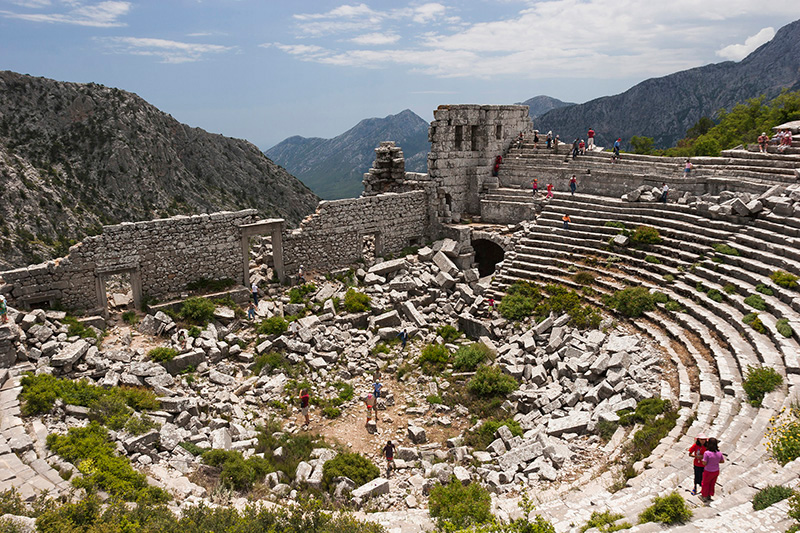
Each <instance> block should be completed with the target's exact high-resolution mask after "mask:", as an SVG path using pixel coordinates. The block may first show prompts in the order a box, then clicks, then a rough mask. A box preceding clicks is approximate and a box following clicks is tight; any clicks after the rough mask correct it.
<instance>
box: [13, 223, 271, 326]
mask: <svg viewBox="0 0 800 533" xmlns="http://www.w3.org/2000/svg"><path fill="white" fill-rule="evenodd" d="M255 219H256V211H255V210H254V209H248V210H244V211H238V212H235V213H231V212H222V213H214V214H211V215H196V216H191V217H188V216H179V217H173V218H168V219H159V220H150V221H146V222H136V223H123V224H119V225H115V226H105V227H103V233H101V234H100V235H97V236H94V237H89V238H87V239H86V240H84V241H83V242H81V243H80V244H77V245H75V246H73V247H72V248H70V252H69V255H68V256H67V257H65V258H61V259H57V260H55V261H48V262H47V263H43V264H40V265H32V266H29V267H27V268H20V269H16V270H10V271H6V272H2V273H0V277H2V279H3V281H4V282H5V286H4V287H3V291H4V292H5V293H6V295H7V298H9V302H10V303H11V305H15V306H24V305H25V304H26V303H35V302H38V301H60V302H61V303H62V304H63V305H64V306H65V307H66V308H68V309H84V310H95V309H98V308H103V307H104V305H105V304H104V302H100V301H99V295H100V294H101V293H100V292H99V287H98V282H99V280H100V279H101V278H102V277H103V276H105V275H109V274H111V273H113V272H120V271H127V272H130V273H131V274H132V275H133V276H136V277H138V278H139V279H140V282H141V292H142V293H143V294H147V295H149V296H151V297H154V298H162V297H164V296H167V295H173V294H177V293H180V292H181V291H184V290H185V288H186V285H187V284H188V283H190V282H192V281H196V280H198V279H201V278H209V279H212V278H231V279H234V280H240V279H241V277H242V271H243V261H244V257H243V256H242V250H241V231H240V229H239V226H240V225H242V224H247V223H251V222H253V221H254V220H255Z"/></svg>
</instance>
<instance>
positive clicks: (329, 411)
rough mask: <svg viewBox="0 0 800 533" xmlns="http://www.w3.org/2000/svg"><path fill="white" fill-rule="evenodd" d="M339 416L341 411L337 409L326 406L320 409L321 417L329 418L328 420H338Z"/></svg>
mask: <svg viewBox="0 0 800 533" xmlns="http://www.w3.org/2000/svg"><path fill="white" fill-rule="evenodd" d="M341 414H342V410H341V409H339V408H338V407H332V406H327V407H323V408H322V415H323V416H324V417H325V418H330V419H334V418H339V416H340V415H341Z"/></svg>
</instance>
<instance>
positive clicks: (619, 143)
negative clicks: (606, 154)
mask: <svg viewBox="0 0 800 533" xmlns="http://www.w3.org/2000/svg"><path fill="white" fill-rule="evenodd" d="M620 146H622V138H621V137H618V138H617V140H616V141H614V148H613V152H614V159H615V160H619V148H620Z"/></svg>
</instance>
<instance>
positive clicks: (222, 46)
mask: <svg viewBox="0 0 800 533" xmlns="http://www.w3.org/2000/svg"><path fill="white" fill-rule="evenodd" d="M798 18H800V2H797V1H796V0H793V1H790V2H753V1H752V0H724V1H723V0H704V1H703V2H700V1H698V0H670V1H666V0H665V1H661V0H657V1H647V2H645V1H641V0H525V1H522V0H473V1H469V2H467V1H460V2H453V1H448V0H441V1H436V2H426V1H418V2H405V1H403V0H398V1H393V2H388V1H364V2H357V1H356V2H341V1H316V0H315V1H304V2H288V1H279V0H261V1H256V0H147V1H121V0H113V1H108V0H106V1H92V0H0V69H4V70H13V71H16V72H22V73H27V74H32V75H36V76H46V77H49V78H55V79H58V80H63V81H77V82H90V81H91V82H95V83H101V84H103V85H107V86H112V87H119V88H120V89H124V90H127V91H132V92H135V93H137V94H139V95H140V96H141V97H143V98H145V99H146V100H147V101H149V102H150V103H152V104H154V105H155V106H157V107H159V108H160V109H162V110H163V111H165V112H167V113H170V114H171V115H172V116H174V117H175V118H177V119H178V120H180V121H182V122H185V123H187V124H189V125H191V126H197V127H201V128H204V129H206V130H209V131H212V132H216V133H222V134H224V135H228V136H232V137H240V138H245V139H248V140H249V141H251V142H253V143H255V144H256V145H257V146H259V147H260V148H262V149H266V148H269V147H271V146H272V145H274V144H276V143H277V142H279V141H281V140H282V139H284V138H286V137H289V136H291V135H302V136H305V137H313V136H316V137H332V136H335V135H338V134H339V133H342V132H344V131H345V130H347V129H348V128H350V127H352V126H353V125H354V124H356V123H357V122H358V121H359V120H361V119H363V118H367V117H383V116H386V115H389V114H394V113H398V112H400V111H402V110H403V109H406V108H410V109H412V110H413V111H414V112H416V113H417V114H419V115H420V116H421V117H423V118H424V119H425V120H431V119H432V112H433V110H434V109H435V108H436V106H438V105H439V104H445V103H451V104H452V103H486V104H505V103H514V102H518V101H522V100H526V99H528V98H530V97H532V96H536V95H538V94H547V95H550V96H554V97H556V98H559V99H562V100H566V101H574V102H584V101H587V100H591V99H593V98H596V97H599V96H604V95H608V94H616V93H619V92H622V91H624V90H625V89H627V88H629V87H630V86H631V85H633V84H635V83H637V82H639V81H642V80H644V79H646V78H650V77H653V76H661V75H665V74H669V73H672V72H675V71H678V70H683V69H686V68H691V67H695V66H700V65H704V64H708V63H714V62H719V61H723V60H728V59H730V60H739V59H741V58H743V57H744V56H745V55H746V54H747V53H749V52H750V51H752V50H753V49H755V48H756V47H757V46H759V45H760V44H762V43H764V42H766V41H767V40H769V39H770V38H771V37H772V36H773V35H774V32H775V31H776V30H778V29H779V28H780V27H781V26H783V25H785V24H788V23H789V22H791V21H793V20H796V19H798Z"/></svg>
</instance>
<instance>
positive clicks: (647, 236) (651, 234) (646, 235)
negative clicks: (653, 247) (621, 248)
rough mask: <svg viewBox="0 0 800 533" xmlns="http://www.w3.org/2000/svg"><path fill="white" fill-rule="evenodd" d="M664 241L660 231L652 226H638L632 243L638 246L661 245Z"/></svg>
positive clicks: (632, 236)
mask: <svg viewBox="0 0 800 533" xmlns="http://www.w3.org/2000/svg"><path fill="white" fill-rule="evenodd" d="M662 240H663V239H662V238H661V235H660V234H659V233H658V230H657V229H656V228H654V227H652V226H638V227H637V228H636V229H635V230H634V231H633V234H632V235H631V242H632V243H633V244H635V245H637V246H647V245H650V244H660V243H661V241H662Z"/></svg>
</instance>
